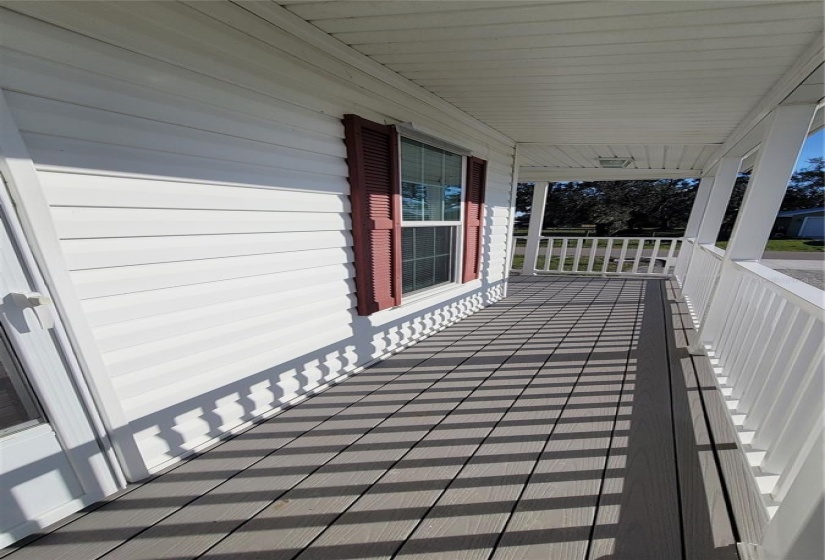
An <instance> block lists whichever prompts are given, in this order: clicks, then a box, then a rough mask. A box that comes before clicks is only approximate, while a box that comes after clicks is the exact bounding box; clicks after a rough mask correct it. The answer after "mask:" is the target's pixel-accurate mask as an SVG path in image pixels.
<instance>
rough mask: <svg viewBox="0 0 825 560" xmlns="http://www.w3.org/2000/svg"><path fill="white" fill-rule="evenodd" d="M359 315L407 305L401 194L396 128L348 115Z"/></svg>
mask: <svg viewBox="0 0 825 560" xmlns="http://www.w3.org/2000/svg"><path fill="white" fill-rule="evenodd" d="M344 132H345V141H346V145H347V165H348V167H349V184H350V201H351V204H352V237H353V246H354V247H353V250H354V252H355V289H356V297H357V299H358V314H359V315H370V314H372V313H375V312H376V311H380V310H382V309H386V308H388V307H393V306H395V305H399V304H400V303H401V193H400V189H399V188H398V138H397V135H396V131H395V128H393V127H392V126H386V125H383V124H378V123H374V122H371V121H368V120H366V119H362V118H361V117H359V116H357V115H344Z"/></svg>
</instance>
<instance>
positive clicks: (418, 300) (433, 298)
mask: <svg viewBox="0 0 825 560" xmlns="http://www.w3.org/2000/svg"><path fill="white" fill-rule="evenodd" d="M480 287H481V280H473V281H472V282H467V283H466V284H460V283H458V282H450V283H448V284H439V285H438V286H434V287H432V288H429V289H426V290H422V291H421V292H418V293H415V294H413V295H411V296H407V297H406V298H404V299H403V300H402V302H401V305H398V306H396V307H391V308H390V309H384V310H383V311H378V312H377V313H373V314H372V315H370V316H369V317H368V319H369V321H370V323H371V324H372V325H373V326H382V325H385V324H387V323H390V322H392V321H396V320H398V319H401V318H403V317H406V316H409V315H411V314H413V313H416V312H419V311H421V310H423V309H426V308H428V307H431V306H433V305H438V304H440V303H442V302H445V301H447V300H449V299H453V298H456V297H459V296H462V295H464V294H467V293H470V292H474V291H476V290H478V289H479V288H480Z"/></svg>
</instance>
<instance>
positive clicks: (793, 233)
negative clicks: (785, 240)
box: [774, 207, 825, 239]
mask: <svg viewBox="0 0 825 560" xmlns="http://www.w3.org/2000/svg"><path fill="white" fill-rule="evenodd" d="M776 234H782V235H783V236H784V237H810V238H811V239H823V238H825V207H820V208H804V209H802V210H786V211H785V212H780V213H779V214H777V215H776V223H775V224H774V235H776Z"/></svg>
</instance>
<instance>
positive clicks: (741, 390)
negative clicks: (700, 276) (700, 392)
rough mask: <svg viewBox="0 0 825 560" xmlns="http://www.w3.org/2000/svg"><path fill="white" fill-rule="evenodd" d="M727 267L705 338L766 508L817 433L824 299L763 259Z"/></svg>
mask: <svg viewBox="0 0 825 560" xmlns="http://www.w3.org/2000/svg"><path fill="white" fill-rule="evenodd" d="M729 266H730V272H729V274H730V275H731V278H730V282H731V283H730V287H731V289H729V290H726V291H727V292H728V293H729V294H730V297H726V298H724V301H720V302H718V305H720V306H722V307H721V308H720V310H719V311H720V312H719V313H717V314H715V317H718V318H721V319H722V321H721V325H720V327H719V328H718V329H716V330H715V335H714V337H713V340H709V341H706V343H705V344H706V347H707V349H708V355H709V357H710V358H711V363H712V365H713V366H714V371H715V372H716V373H717V378H718V380H719V383H720V387H721V388H722V392H723V394H725V395H726V397H727V399H728V407H729V408H730V410H731V412H732V414H733V419H734V423H735V424H736V425H737V426H738V427H739V436H740V441H741V443H742V444H743V447H744V449H745V451H746V452H748V455H749V459H750V460H751V464H752V466H753V467H754V470H755V472H754V474H755V476H756V477H757V481H758V482H759V487H760V490H761V491H762V492H763V494H764V496H765V498H766V504H767V505H768V508H769V512H770V510H772V509H775V508H776V507H777V505H778V504H779V503H780V502H781V501H782V499H783V498H784V497H785V496H786V494H787V492H788V489H789V488H790V486H791V484H792V483H793V481H794V478H795V476H796V474H797V473H798V472H799V471H800V469H801V468H802V465H803V463H805V461H806V460H808V459H809V454H810V453H811V450H812V449H813V448H814V447H815V444H816V441H817V439H818V438H822V437H823V405H825V399H823V394H824V393H823V391H824V390H825V383H823V356H825V342H823V340H825V329H824V328H823V320H824V319H825V305H824V304H823V293H822V291H821V290H819V289H817V288H814V287H812V286H808V285H807V284H803V283H802V282H799V281H798V280H794V279H793V278H789V277H787V276H785V275H783V274H781V273H778V272H776V271H774V270H771V269H769V268H767V267H765V266H763V265H760V264H758V263H755V262H734V263H731V264H730V265H729ZM715 304H717V303H716V302H714V305H715Z"/></svg>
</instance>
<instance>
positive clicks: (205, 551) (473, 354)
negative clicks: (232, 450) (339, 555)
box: [197, 296, 553, 558]
mask: <svg viewBox="0 0 825 560" xmlns="http://www.w3.org/2000/svg"><path fill="white" fill-rule="evenodd" d="M552 299H553V298H552V296H550V297H548V299H547V301H548V302H549V301H550V300H552ZM491 307H492V306H491ZM539 308H540V307H539V306H537V308H536V309H539ZM509 310H511V309H510V308H509V306H508V307H507V308H505V309H504V310H502V312H501V313H500V314H496V315H495V316H494V317H493V318H491V319H490V321H488V322H486V323H485V324H490V323H492V322H493V321H494V320H495V319H496V318H498V317H500V316H501V315H504V314H505V313H506V312H507V311H509ZM517 327H518V323H516V324H514V325H513V326H512V327H510V328H508V329H506V330H505V331H503V332H502V333H500V334H499V335H497V336H496V337H495V338H496V339H497V338H500V337H501V336H503V335H504V334H505V333H507V332H509V331H510V330H511V329H513V328H517ZM476 332H477V329H474V330H473V331H472V332H471V333H470V334H468V335H466V337H462V339H461V340H464V339H465V338H467V337H472V336H473V335H474V334H475V333H476ZM453 345H454V344H451V345H450V346H453ZM482 350H483V348H482ZM482 350H477V351H474V352H473V353H472V354H470V355H468V356H467V357H465V358H464V359H463V360H462V361H461V362H460V363H459V364H456V365H455V366H452V368H451V369H450V370H448V371H446V372H445V373H444V375H442V376H441V377H439V378H438V379H436V380H434V381H433V382H432V383H431V384H430V385H428V386H427V387H426V388H423V389H421V391H420V392H419V393H418V394H417V395H416V396H415V397H413V398H411V399H410V400H409V401H408V403H407V404H409V403H411V402H413V401H415V399H417V398H419V397H420V396H421V395H424V394H425V393H426V391H427V390H428V389H429V388H430V387H432V386H434V385H435V384H437V383H438V382H440V381H442V380H443V379H445V378H447V377H449V375H450V374H451V373H453V372H455V370H456V369H457V368H458V367H460V366H461V365H462V364H464V363H466V362H467V361H468V360H470V359H471V358H472V357H474V356H475V355H477V354H478V353H479V352H481V351H482ZM412 369H414V368H411V369H410V370H408V372H409V371H411V370H412ZM401 375H403V374H401ZM399 377H400V376H399ZM488 377H489V376H488ZM468 396H469V395H468ZM465 398H466V397H465ZM407 404H405V405H402V406H401V407H399V409H398V410H397V411H396V412H398V411H400V410H401V409H402V408H403V407H404V406H406V405H407ZM394 414H395V413H392V414H388V415H385V417H384V418H383V419H382V420H381V421H380V422H378V423H377V424H376V425H375V426H373V427H372V428H370V429H368V430H366V431H365V432H364V433H363V434H362V435H360V436H359V437H358V438H357V439H356V440H354V441H353V442H352V443H350V444H349V445H347V446H346V447H344V448H343V449H341V450H340V451H339V452H338V453H336V454H335V455H334V456H332V457H330V458H329V459H328V460H327V461H325V462H324V463H323V464H321V465H319V466H318V467H316V468H315V469H313V470H312V471H311V472H309V473H308V474H307V475H306V476H305V477H303V478H302V479H301V480H299V481H297V482H296V483H295V484H294V485H292V486H291V487H290V488H289V489H287V490H285V491H284V492H281V493H280V494H279V495H278V496H276V497H274V498H273V499H271V500H270V502H269V504H267V505H265V506H264V507H262V508H261V509H260V510H259V511H258V512H256V513H255V514H253V515H252V516H250V517H248V518H247V519H246V520H245V521H243V522H242V523H240V524H239V525H238V526H236V527H235V528H234V529H232V530H231V531H230V532H228V533H227V534H226V535H224V536H223V537H222V538H221V539H219V540H217V541H216V542H215V543H213V544H212V545H211V546H209V547H208V548H207V549H205V550H203V551H202V552H200V553H199V554H198V556H197V558H202V557H203V556H205V555H206V554H209V552H210V551H211V550H213V549H214V548H215V547H218V546H219V545H220V543H222V542H224V541H225V540H226V539H227V538H229V537H230V536H231V535H233V534H235V533H236V532H238V531H240V530H242V528H243V527H244V526H245V525H247V524H248V523H250V522H251V521H252V520H254V519H255V518H256V517H257V516H258V515H260V514H261V512H263V511H264V510H266V509H267V508H268V507H270V506H271V505H272V504H273V503H275V502H277V501H278V500H279V499H281V498H282V497H283V496H284V495H286V494H287V493H288V492H290V491H292V490H293V489H295V488H297V487H298V486H300V485H301V483H303V482H304V481H305V480H306V479H307V478H309V477H310V476H311V475H312V474H314V473H316V472H317V471H318V470H320V469H321V468H323V467H324V466H325V465H327V464H329V463H330V462H331V461H333V460H334V459H335V458H336V457H337V456H339V455H340V454H341V453H343V452H345V451H346V450H347V449H349V448H350V447H352V446H353V445H355V444H356V443H358V441H359V440H360V439H362V438H363V437H365V436H366V435H368V434H370V433H372V431H373V430H375V429H376V428H378V427H379V426H380V425H381V424H383V423H384V422H386V421H387V420H389V419H390V418H392V417H393V415H394ZM445 418H446V415H445ZM442 421H443V419H442ZM430 431H431V430H430ZM428 433H429V432H428ZM305 548H306V547H304V549H305ZM302 550H303V549H302ZM298 554H300V553H298ZM298 554H296V555H295V556H297V555H298Z"/></svg>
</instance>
